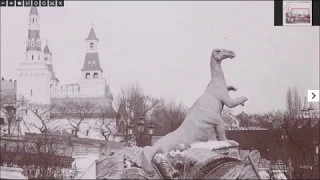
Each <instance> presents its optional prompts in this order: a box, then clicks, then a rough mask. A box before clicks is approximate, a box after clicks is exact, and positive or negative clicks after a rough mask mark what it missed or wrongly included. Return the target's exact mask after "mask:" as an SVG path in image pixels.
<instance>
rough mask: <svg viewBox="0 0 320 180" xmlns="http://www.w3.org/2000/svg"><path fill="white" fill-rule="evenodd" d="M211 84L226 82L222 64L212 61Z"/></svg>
mask: <svg viewBox="0 0 320 180" xmlns="http://www.w3.org/2000/svg"><path fill="white" fill-rule="evenodd" d="M210 67H211V82H213V81H214V82H225V78H224V73H223V70H222V67H221V63H217V62H215V61H211V64H210Z"/></svg>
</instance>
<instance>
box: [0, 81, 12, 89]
mask: <svg viewBox="0 0 320 180" xmlns="http://www.w3.org/2000/svg"><path fill="white" fill-rule="evenodd" d="M14 83H15V82H14V81H13V80H11V81H10V80H2V79H1V86H0V88H1V90H15V88H16V87H15V84H14Z"/></svg>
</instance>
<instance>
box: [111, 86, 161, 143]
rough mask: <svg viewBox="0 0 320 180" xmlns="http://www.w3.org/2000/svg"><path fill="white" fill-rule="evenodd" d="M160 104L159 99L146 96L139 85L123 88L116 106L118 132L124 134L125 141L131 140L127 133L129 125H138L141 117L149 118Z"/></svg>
mask: <svg viewBox="0 0 320 180" xmlns="http://www.w3.org/2000/svg"><path fill="white" fill-rule="evenodd" d="M159 104H160V100H159V99H156V98H153V97H151V96H148V95H145V94H144V93H143V91H142V89H141V87H140V86H139V85H138V84H135V85H130V86H128V87H127V88H122V90H121V93H120V94H119V95H118V97H117V100H116V104H115V105H116V109H117V113H118V115H117V126H118V127H119V130H118V132H121V133H122V134H123V136H124V140H125V141H127V140H128V139H129V135H128V131H127V128H128V127H129V125H133V124H137V122H138V120H139V117H144V118H149V116H150V114H151V112H152V111H153V110H154V109H155V108H156V107H157V106H158V105H159ZM134 133H136V132H135V131H134Z"/></svg>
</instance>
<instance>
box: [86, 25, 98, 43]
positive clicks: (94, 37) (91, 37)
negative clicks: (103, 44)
mask: <svg viewBox="0 0 320 180" xmlns="http://www.w3.org/2000/svg"><path fill="white" fill-rule="evenodd" d="M93 25H94V24H93V23H92V27H91V29H90V33H89V36H88V38H87V39H86V40H98V41H99V39H98V38H97V36H96V33H95V32H94V29H93Z"/></svg>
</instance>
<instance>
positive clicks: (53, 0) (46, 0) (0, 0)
mask: <svg viewBox="0 0 320 180" xmlns="http://www.w3.org/2000/svg"><path fill="white" fill-rule="evenodd" d="M7 2H8V6H20V7H21V6H64V0H0V6H7Z"/></svg>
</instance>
